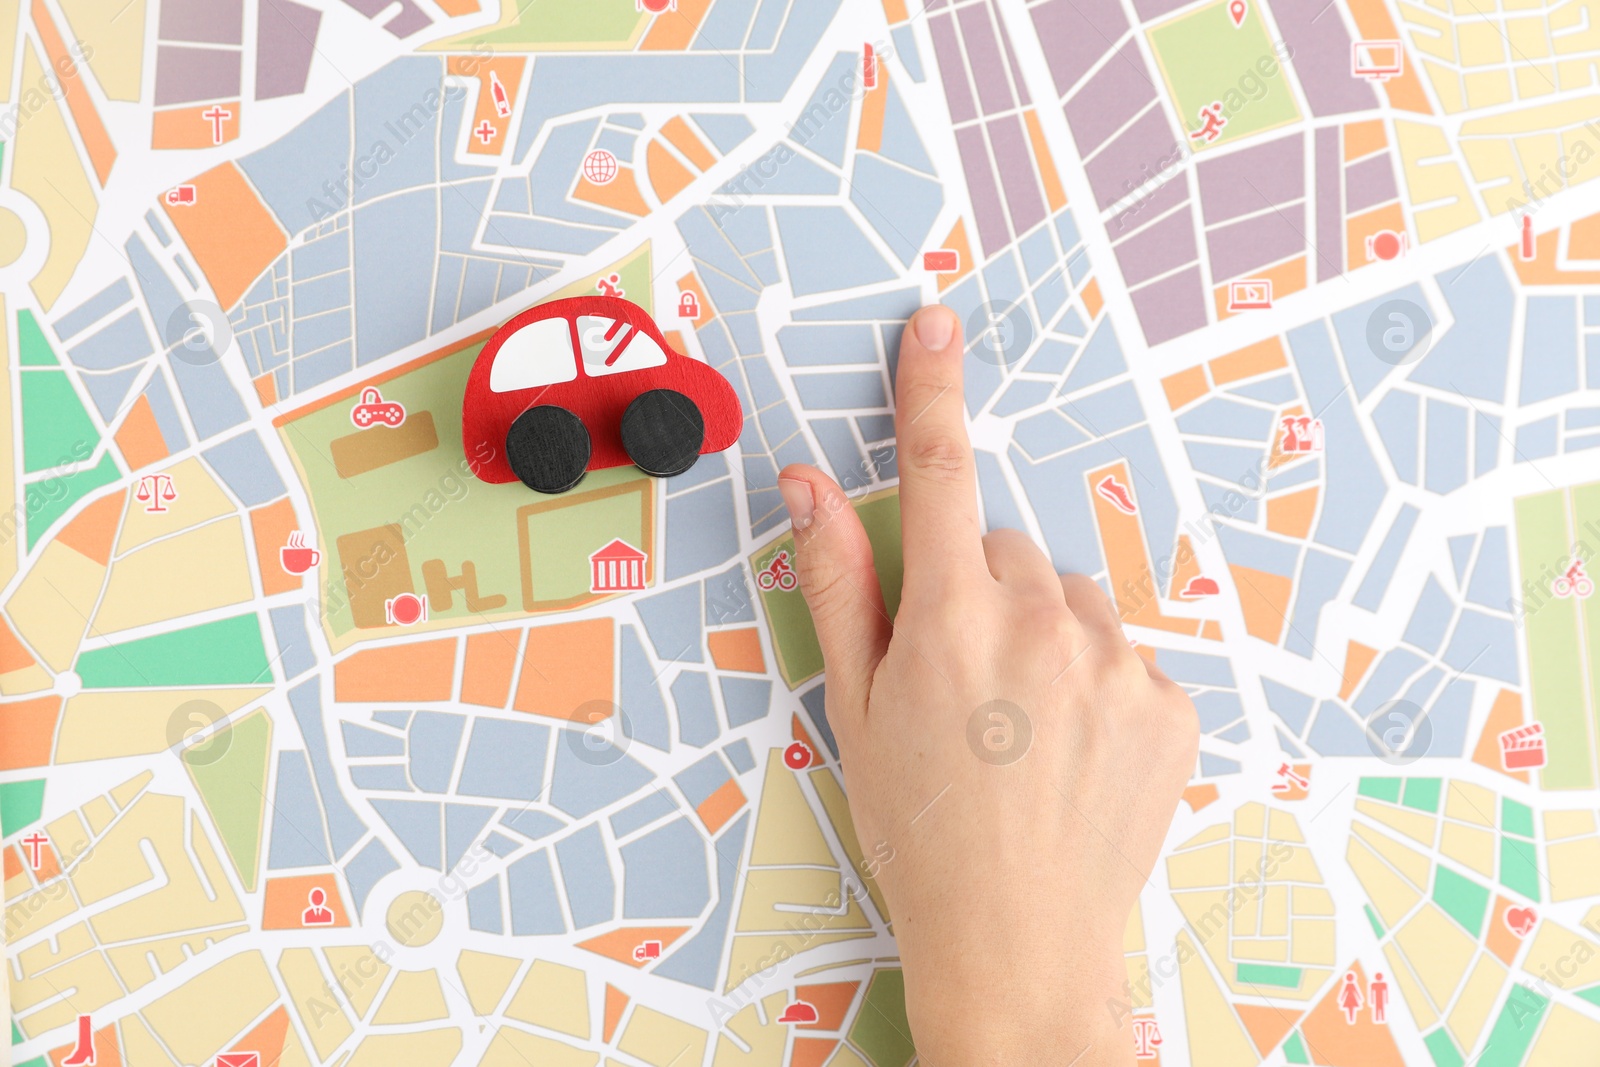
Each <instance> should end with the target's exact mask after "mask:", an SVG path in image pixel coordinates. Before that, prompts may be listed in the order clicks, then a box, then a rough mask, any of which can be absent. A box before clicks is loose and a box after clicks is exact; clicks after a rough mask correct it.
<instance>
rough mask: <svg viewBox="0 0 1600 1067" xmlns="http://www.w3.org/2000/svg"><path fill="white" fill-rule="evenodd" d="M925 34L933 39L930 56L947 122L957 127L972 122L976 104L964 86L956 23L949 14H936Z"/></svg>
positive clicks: (965, 76) (967, 88)
mask: <svg viewBox="0 0 1600 1067" xmlns="http://www.w3.org/2000/svg"><path fill="white" fill-rule="evenodd" d="M928 33H929V34H930V35H931V36H932V37H933V54H934V56H935V57H936V58H937V59H938V61H939V74H940V76H941V77H942V78H943V79H944V96H945V99H946V100H947V101H948V102H949V104H950V121H951V122H953V123H955V124H956V125H958V126H959V125H961V124H962V123H963V122H971V121H972V120H973V119H975V118H977V117H978V105H977V104H975V103H974V102H973V100H972V90H971V89H970V88H969V87H968V84H967V62H966V56H965V55H964V54H963V53H962V51H961V42H960V41H959V40H957V39H956V27H955V22H954V20H953V19H951V17H950V16H949V15H936V16H934V17H933V18H930V19H929V20H928Z"/></svg>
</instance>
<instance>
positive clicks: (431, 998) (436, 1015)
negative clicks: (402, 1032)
mask: <svg viewBox="0 0 1600 1067" xmlns="http://www.w3.org/2000/svg"><path fill="white" fill-rule="evenodd" d="M449 1017H450V1008H449V1006H448V1005H446V1004H445V1002H444V989H443V988H442V987H441V986H440V985H439V974H438V972H437V971H400V972H399V973H397V974H396V975H395V976H394V981H393V982H392V983H391V984H390V986H389V992H388V993H386V994H384V997H383V1003H382V1004H380V1005H378V1014H377V1015H374V1016H373V1017H372V1021H373V1022H374V1023H376V1024H378V1025H380V1026H382V1025H390V1024H396V1023H431V1022H435V1021H437V1020H439V1019H448V1018H449Z"/></svg>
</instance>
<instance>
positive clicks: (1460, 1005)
mask: <svg viewBox="0 0 1600 1067" xmlns="http://www.w3.org/2000/svg"><path fill="white" fill-rule="evenodd" d="M1508 973H1509V972H1508V971H1507V970H1506V968H1505V965H1504V964H1502V963H1501V962H1500V961H1499V960H1497V959H1495V958H1494V956H1492V955H1490V954H1489V953H1487V952H1480V953H1478V961H1477V962H1476V963H1475V964H1473V966H1472V973H1471V974H1470V975H1469V976H1468V977H1467V981H1466V984H1465V985H1463V986H1462V987H1461V995H1460V996H1459V997H1457V998H1456V1004H1455V1007H1453V1008H1451V1009H1450V1014H1449V1015H1448V1016H1446V1017H1445V1025H1446V1026H1448V1027H1449V1028H1450V1033H1451V1034H1453V1035H1454V1036H1455V1039H1456V1044H1457V1045H1459V1046H1460V1047H1462V1048H1471V1047H1472V1046H1473V1045H1474V1044H1476V1043H1477V1041H1478V1035H1479V1034H1480V1033H1482V1032H1483V1027H1484V1024H1485V1023H1487V1022H1488V1021H1489V1016H1490V1009H1492V1008H1493V1007H1494V1005H1495V1001H1497V1000H1499V999H1500V990H1501V988H1502V987H1503V986H1504V985H1505V983H1506V976H1507V974H1508ZM1440 1003H1443V1001H1440Z"/></svg>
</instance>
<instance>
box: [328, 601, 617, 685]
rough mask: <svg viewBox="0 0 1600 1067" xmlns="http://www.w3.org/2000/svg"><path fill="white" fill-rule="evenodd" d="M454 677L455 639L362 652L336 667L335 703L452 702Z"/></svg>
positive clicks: (421, 642)
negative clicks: (450, 700)
mask: <svg viewBox="0 0 1600 1067" xmlns="http://www.w3.org/2000/svg"><path fill="white" fill-rule="evenodd" d="M609 621H610V620H607V622H608V623H609ZM607 669H608V670H609V669H610V667H609V664H608V666H607ZM455 673H456V642H455V638H453V637H450V638H445V639H444V640H440V641H417V642H413V643H410V644H404V645H391V646H389V647H387V648H369V649H363V650H362V651H360V652H356V653H353V654H351V655H349V656H346V657H345V658H344V659H342V660H340V661H339V662H338V663H336V664H334V667H333V699H335V700H337V701H340V702H356V703H360V702H364V701H372V702H374V703H390V702H396V701H407V700H429V701H432V700H449V699H450V695H451V691H452V690H454V689H455Z"/></svg>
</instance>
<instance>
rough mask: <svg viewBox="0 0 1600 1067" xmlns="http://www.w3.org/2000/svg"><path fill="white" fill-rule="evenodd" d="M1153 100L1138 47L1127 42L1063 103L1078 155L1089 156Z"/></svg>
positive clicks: (1147, 73) (1148, 76)
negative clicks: (1076, 144)
mask: <svg viewBox="0 0 1600 1067" xmlns="http://www.w3.org/2000/svg"><path fill="white" fill-rule="evenodd" d="M1155 98H1156V87H1155V83H1154V82H1153V81H1151V80H1150V71H1149V69H1148V68H1147V67H1146V66H1145V62H1144V57H1143V56H1141V55H1140V54H1139V46H1138V45H1137V44H1136V43H1135V42H1134V41H1133V40H1131V39H1130V40H1129V41H1128V43H1127V44H1125V45H1123V46H1122V47H1121V48H1120V49H1119V50H1118V51H1117V54H1116V55H1114V56H1112V57H1111V58H1110V59H1109V60H1107V61H1106V65H1105V66H1104V67H1102V68H1100V72H1099V73H1098V74H1096V75H1095V76H1094V77H1093V78H1091V79H1089V82H1088V84H1087V85H1085V86H1084V87H1083V88H1082V89H1080V90H1079V91H1078V92H1076V93H1074V94H1073V96H1072V98H1071V99H1070V100H1068V101H1067V105H1066V111H1067V124H1068V125H1069V126H1071V127H1072V139H1073V140H1074V141H1076V142H1077V143H1078V154H1079V155H1083V156H1089V155H1093V154H1094V151H1095V149H1097V148H1099V147H1100V146H1101V145H1102V144H1104V143H1105V142H1106V139H1107V138H1109V137H1110V136H1111V135H1112V134H1114V133H1116V132H1117V131H1118V130H1120V129H1122V127H1124V126H1126V125H1127V124H1128V123H1129V122H1130V121H1131V120H1132V119H1133V117H1134V116H1135V115H1137V114H1138V113H1139V112H1141V111H1143V110H1144V109H1145V108H1146V107H1147V106H1148V105H1149V104H1150V101H1152V100H1154V99H1155Z"/></svg>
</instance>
